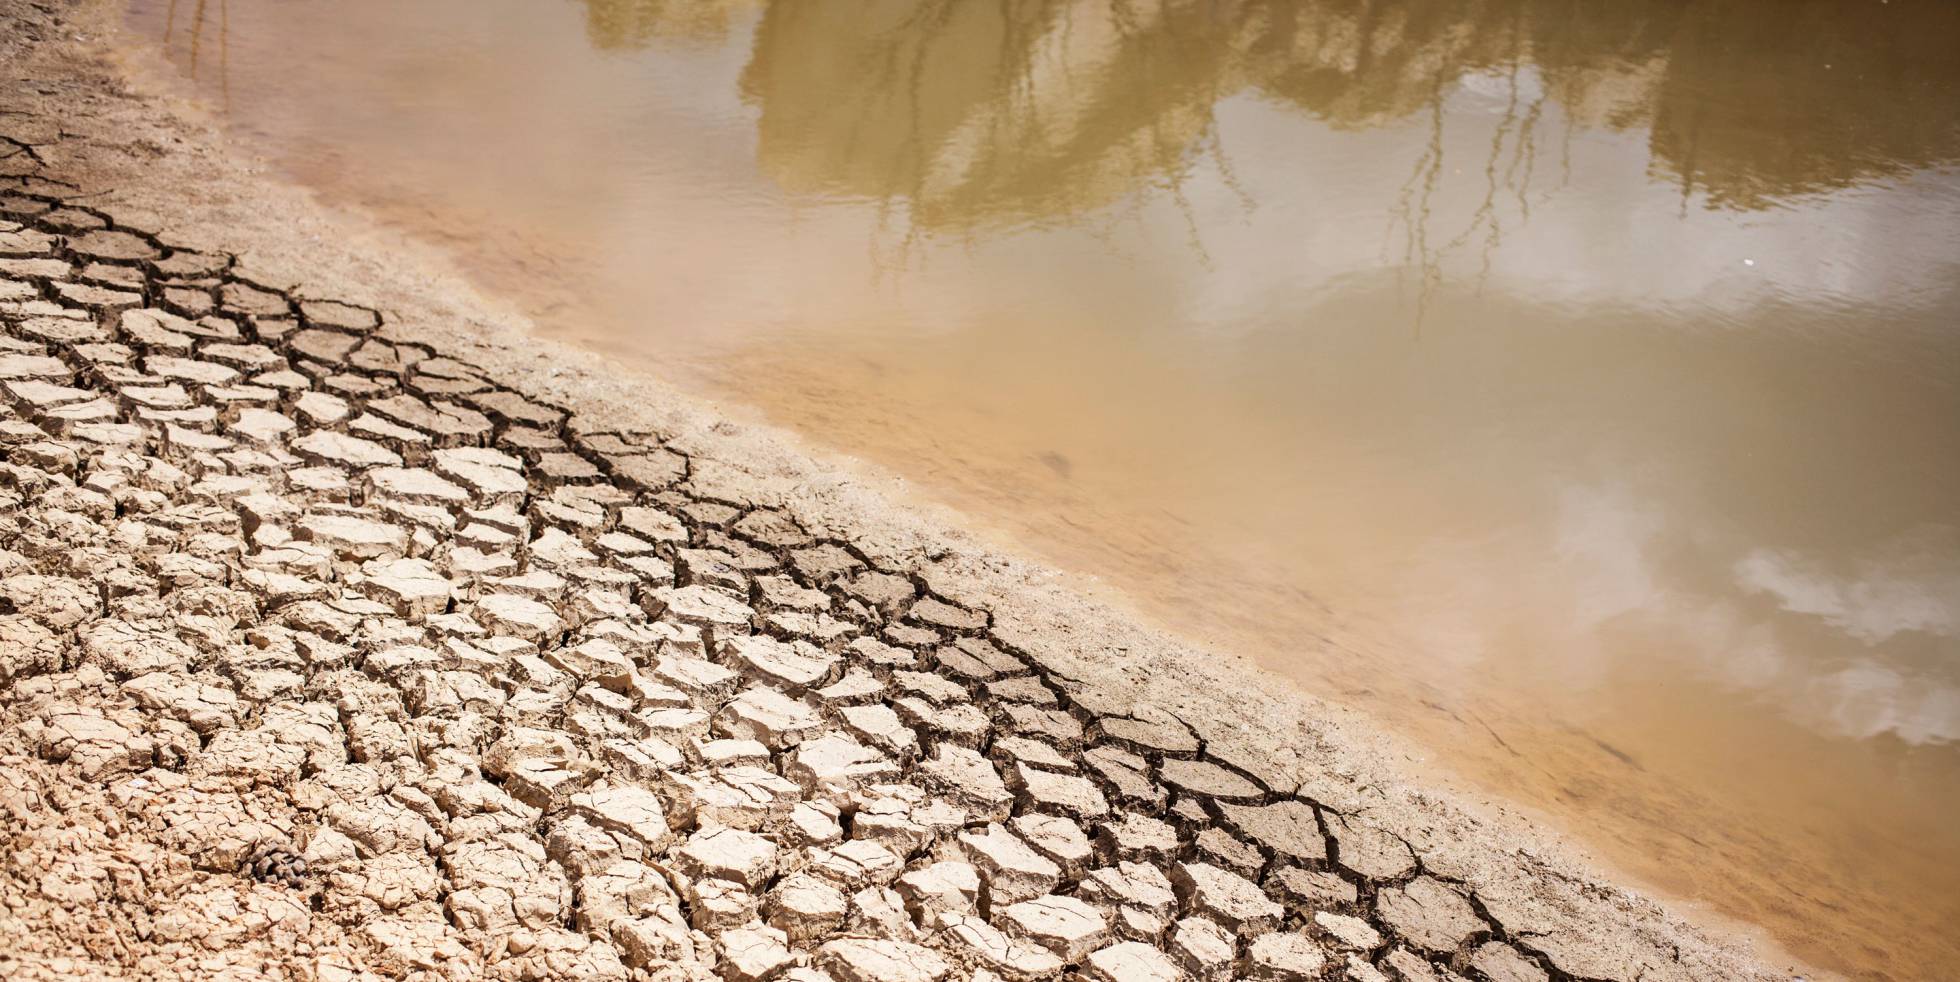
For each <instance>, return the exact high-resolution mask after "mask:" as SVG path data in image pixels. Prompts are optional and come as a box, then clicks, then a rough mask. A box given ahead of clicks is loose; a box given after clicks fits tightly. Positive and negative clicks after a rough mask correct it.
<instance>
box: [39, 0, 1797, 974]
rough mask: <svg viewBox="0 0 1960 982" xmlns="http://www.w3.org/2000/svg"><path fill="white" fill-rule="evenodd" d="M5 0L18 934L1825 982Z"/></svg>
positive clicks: (166, 967)
mask: <svg viewBox="0 0 1960 982" xmlns="http://www.w3.org/2000/svg"><path fill="white" fill-rule="evenodd" d="M0 11H4V13H0V32H4V33H5V34H6V35H7V37H8V38H9V40H8V41H5V42H0V55H4V57H5V58H6V59H7V66H8V68H9V71H8V73H7V76H8V77H7V78H6V79H5V81H4V83H0V85H4V87H5V88H4V95H5V99H4V101H0V106H4V107H5V108H4V109H0V448H4V454H5V463H4V465H0V977H5V978H8V979H38V978H106V977H149V978H171V979H176V978H216V977H225V978H258V977H273V978H304V979H313V978H321V979H350V978H372V977H385V978H436V977H447V978H476V977H491V978H503V979H559V978H567V979H569V978H593V979H599V978H605V979H615V978H617V979H625V978H636V979H727V980H754V982H762V980H782V982H817V980H823V979H831V980H836V982H900V980H921V982H926V980H931V982H938V980H976V982H977V980H989V979H1048V978H1081V979H1096V980H1110V982H1146V980H1155V979H1182V978H1192V979H1226V978H1254V979H1319V978H1328V979H1353V980H1358V982H1379V980H1384V979H1394V980H1401V982H1436V980H1460V979H1469V980H1483V982H1533V980H1546V979H1558V980H1567V979H1613V980H1624V982H1634V980H1648V982H1658V980H1668V979H1711V980H1712V979H1738V978H1752V979H1769V978H1777V977H1784V976H1783V975H1782V974H1781V973H1776V972H1772V971H1770V970H1769V969H1767V968H1765V967H1764V966H1762V965H1761V964H1759V963H1757V962H1755V961H1752V960H1751V959H1750V957H1749V956H1747V955H1746V954H1745V953H1743V952H1742V951H1741V949H1739V948H1735V947H1730V946H1726V945H1722V944H1717V943H1715V942H1712V941H1710V940H1708V939H1707V938H1705V937H1703V936H1702V935H1701V934H1700V933H1698V932H1697V931H1696V930H1695V929H1694V928H1692V927H1689V926H1688V925H1687V924H1685V923H1683V922H1682V921H1680V920H1678V919H1675V918H1674V917H1672V916H1670V915H1669V914H1667V913H1666V912H1664V911H1662V910H1661V909H1660V908H1659V907H1657V906H1656V905H1654V904H1652V903H1651V902H1649V901H1646V900H1644V899H1641V898H1639V897H1637V896H1635V895H1632V894H1630V893H1627V892H1626V891H1624V890H1621V889H1619V888H1617V887H1614V886H1612V885H1610V884H1607V883H1605V882H1603V881H1602V880H1600V879H1599V878H1597V877H1596V876H1594V875H1592V874H1590V873H1587V872H1585V871H1584V870H1583V868H1582V867H1580V866H1578V865H1577V864H1575V863H1573V862H1572V861H1571V860H1569V859H1568V858H1566V856H1565V853H1564V852H1563V851H1562V850H1560V849H1559V848H1558V847H1557V846H1556V845H1555V844H1547V843H1546V842H1545V841H1544V840H1543V839H1541V838H1540V837H1539V835H1538V833H1536V832H1535V830H1531V829H1530V828H1529V827H1528V826H1525V825H1523V823H1520V822H1518V821H1517V820H1516V819H1515V818H1512V817H1509V816H1502V815H1499V816H1497V817H1495V818H1485V817H1479V816H1478V815H1475V814H1473V813H1471V812H1469V811H1467V810H1465V809H1463V808H1461V807H1460V806H1458V805H1456V804H1454V803H1452V802H1451V800H1450V799H1449V798H1448V797H1447V796H1444V795H1438V794H1434V793H1432V792H1431V791H1430V790H1428V789H1423V788H1411V787H1407V786H1404V785H1402V784H1399V783H1397V782H1396V781H1395V780H1394V779H1393V777H1392V775H1391V774H1390V772H1389V770H1388V768H1387V765H1386V764H1385V763H1384V762H1383V760H1382V754H1381V753H1380V752H1379V749H1378V748H1379V746H1383V745H1378V744H1375V743H1372V742H1370V741H1368V740H1366V739H1363V738H1360V737H1356V736H1354V735H1353V734H1352V733H1351V732H1349V724H1346V723H1343V722H1342V721H1341V720H1340V719H1339V718H1338V714H1335V713H1332V711H1330V710H1327V709H1326V707H1321V706H1319V705H1318V704H1315V703H1312V702H1310V701H1309V700H1307V699H1305V698H1304V697H1302V696H1299V695H1297V694H1295V693H1292V692H1289V691H1285V690H1283V689H1281V688H1279V687H1277V686H1276V685H1274V684H1273V683H1272V682H1271V681H1270V680H1269V679H1265V678H1263V677H1261V676H1258V675H1257V674H1255V673H1252V672H1250V671H1248V670H1245V669H1243V668H1242V667H1238V666H1233V665H1223V666H1219V665H1212V664H1206V663H1204V662H1202V661H1201V660H1200V659H1199V658H1198V656H1197V655H1196V654H1194V653H1192V652H1190V651H1188V650H1186V649H1183V648H1181V647H1179V646H1177V645H1176V644H1175V643H1173V642H1170V641H1167V640H1165V639H1163V638H1160V637H1158V636H1156V635H1153V634H1150V633H1149V632H1148V631H1146V630H1145V629H1143V628H1140V627H1133V626H1129V625H1126V624H1123V623H1120V620H1121V617H1120V615H1119V614H1116V613H1114V612H1111V611H1108V610H1104V609H1102V608H1098V607H1095V606H1093V605H1091V604H1088V603H1087V602H1085V601H1082V600H1080V599H1079V598H1074V597H1071V596H1070V595H1069V594H1068V592H1067V590H1066V584H1063V585H1062V586H1060V587H1057V586H1055V585H1053V584H1051V583H1049V582H1047V581H1046V580H1044V579H1043V577H1042V576H1041V574H1040V573H1039V571H1034V570H1032V569H1031V568H1029V567H1026V566H1024V565H1018V564H1015V563H1013V562H1010V561H1008V560H1005V559H1002V558H1000V557H993V556H988V555H985V554H984V553H982V552H980V551H978V550H976V549H974V548H973V547H971V546H970V545H968V544H963V543H962V542H961V540H959V539H958V538H957V537H950V538H935V537H934V533H930V532H929V531H921V527H922V526H921V524H920V520H919V519H917V518H916V516H909V513H905V512H902V511H901V510H896V509H892V510H887V509H889V508H890V506H887V505H883V504H878V503H876V501H875V496H869V495H868V493H865V492H861V491H851V492H850V493H846V492H845V491H844V490H840V488H844V489H848V488H849V487H850V485H849V484H848V479H846V478H841V477H837V476H836V475H835V474H834V473H833V472H829V471H825V470H823V469H822V467H821V466H820V465H817V464H807V463H806V462H803V461H800V460H797V459H795V457H794V454H793V452H792V451H788V450H784V449H782V448H781V447H780V446H778V445H776V444H773V443H767V441H766V440H765V441H764V443H762V444H758V443H756V442H754V439H755V438H754V437H753V435H743V434H741V433H740V430H741V428H740V427H732V426H729V425H728V424H726V423H725V421H719V420H715V419H713V418H712V417H711V416H703V415H701V414H700V413H699V412H698V411H696V410H693V409H689V410H687V411H685V412H682V411H680V410H671V411H670V410H665V409H660V408H659V407H655V410H657V411H652V410H650V411H648V412H641V413H638V414H636V413H635V412H634V411H633V410H631V409H630V408H622V406H621V404H622V402H632V401H634V399H635V395H634V393H635V392H637V398H639V399H640V400H641V401H652V402H660V401H662V400H671V399H672V398H673V397H671V396H670V395H667V394H664V393H662V394H659V395H657V396H652V395H648V394H647V393H649V392H656V391H658V390H653V389H636V387H635V386H634V385H632V384H628V385H627V386H626V389H625V390H624V391H625V392H626V393H627V394H626V395H625V396H624V398H623V399H622V398H612V399H611V401H608V397H607V396H606V395H605V390H604V387H603V386H602V385H601V383H599V382H598V381H595V380H593V379H594V375H596V373H592V374H585V373H584V372H585V370H584V369H583V368H580V367H579V366H580V364H581V363H580V362H578V360H577V359H576V358H574V357H572V356H570V355H567V356H566V357H565V359H564V364H565V365H571V366H573V370H572V371H571V372H570V373H569V374H566V373H565V372H564V371H562V370H557V369H540V368H539V367H538V366H536V365H534V364H528V363H527V360H526V359H525V358H523V357H520V356H519V355H518V354H517V353H515V352H514V351H513V350H512V349H510V348H508V347H506V348H496V347H495V346H493V345H490V346H470V345H466V344H464V343H462V342H461V341H458V340H456V339H457V338H458V337H460V336H462V335H467V334H470V333H471V332H478V333H481V332H482V331H484V330H487V329H484V328H481V327H479V326H476V325H475V324H474V323H473V322H471V321H469V320H467V319H454V320H448V321H444V324H443V326H440V327H437V326H432V324H431V321H429V320H428V319H426V318H423V317H420V316H413V317H405V316H403V315H401V314H399V313H398V311H400V310H421V309H422V307H420V306H418V304H420V303H422V301H421V300H418V299H416V298H414V297H411V296H410V294H413V293H415V292H416V291H417V290H424V289H432V288H428V287H426V286H418V285H417V281H416V280H415V278H414V277H411V276H398V277H396V278H393V279H391V278H390V275H389V274H377V275H375V276H372V277H367V278H363V277H361V276H359V275H357V271H358V270H359V269H360V268H362V267H357V266H353V265H350V264H349V261H348V260H347V259H346V257H345V255H344V254H343V251H342V250H341V247H339V246H336V245H335V244H333V242H332V241H331V240H321V239H312V238H308V237H307V236H305V235H303V234H301V233H300V231H299V229H298V227H297V226H291V227H289V226H288V225H286V224H284V223H281V222H273V223H271V224H270V225H268V226H267V227H262V228H259V227H253V226H252V222H251V220H250V219H242V218H241V219H239V220H238V222H237V225H236V227H235V230H230V231H228V227H227V226H225V225H223V224H222V223H219V224H217V225H214V223H212V222H211V220H210V218H209V216H210V214H211V213H212V211H211V208H212V206H210V205H209V204H208V201H209V198H210V196H211V195H212V194H213V191H212V185H211V184H208V183H207V184H205V185H194V184H192V183H188V182H187V183H185V184H184V185H182V188H183V190H182V191H181V194H180V192H179V191H178V190H175V189H174V188H173V186H172V185H171V184H170V183H169V181H168V180H165V181H163V182H162V183H158V180H159V175H162V176H164V177H170V176H171V175H180V174H182V173H185V172H186V171H185V170H182V169H180V170H178V171H172V170H171V169H170V168H171V167H173V166H177V167H180V168H183V167H189V168H190V169H195V170H199V171H201V172H203V173H204V174H205V176H206V177H207V178H209V177H210V175H211V174H212V173H217V171H214V170H213V168H214V167H215V166H216V165H214V164H213V163H212V160H213V158H212V157H209V156H205V157H196V156H192V157H190V158H188V159H189V160H190V164H189V165H184V164H182V163H181V160H182V159H184V158H173V157H172V154H173V153H176V152H175V151H171V150H169V149H166V143H165V142H164V141H160V140H157V139H155V136H156V133H157V132H159V131H157V130H148V131H144V132H143V133H142V135H141V136H140V139H139V136H138V134H137V132H136V127H137V124H136V123H134V122H132V120H137V119H150V120H156V119H161V118H164V115H165V113H166V110H165V109H164V108H163V107H160V106H157V105H155V104H152V103H149V102H146V101H144V100H142V99H140V98H138V97H136V96H134V95H131V94H129V93H128V92H126V91H124V90H123V89H122V88H121V85H120V83H119V82H118V81H117V80H116V78H115V76H114V74H113V70H112V69H111V67H110V66H109V65H107V64H106V63H104V62H102V61H100V60H99V58H97V57H96V56H95V55H94V54H93V53H92V52H93V50H94V49H91V48H89V47H88V46H87V42H84V41H75V40H71V39H69V38H68V37H67V35H68V34H69V33H70V32H71V31H70V28H69V26H68V23H67V22H65V21H64V20H63V18H66V17H71V16H74V15H73V12H72V11H71V10H70V8H68V7H66V6H61V5H52V6H36V5H28V4H14V5H12V6H6V5H0ZM78 23H81V24H83V25H84V26H86V24H87V23H88V22H87V21H86V20H82V21H79V22H78ZM156 125H162V124H156ZM172 125H175V124H172ZM182 132H184V133H188V134H190V136H191V137H192V138H197V133H196V132H195V130H194V128H193V129H186V130H183V131H182ZM139 144H140V149H132V148H134V147H138V146H139ZM105 159H106V160H107V161H109V162H106V163H105V162H104V161H105ZM172 159H178V160H179V161H180V162H179V163H178V164H171V163H170V162H169V161H170V160H172ZM132 161H136V162H138V163H132ZM139 164H140V165H139ZM221 176H223V175H221ZM243 180H244V179H243V178H240V181H241V183H239V184H237V185H236V187H237V194H238V195H239V196H240V198H241V200H246V201H249V200H252V199H251V195H255V194H258V193H260V192H259V191H258V190H255V188H254V186H252V185H250V184H248V183H244V182H243ZM118 185H121V186H122V188H123V193H121V194H118V193H111V192H113V191H114V190H115V189H116V187H117V186H118ZM129 188H141V189H142V193H141V194H135V193H130V192H129V190H128V189H129ZM180 200H181V202H182V211H180V212H173V208H174V207H175V205H173V202H176V201H180ZM268 200H271V199H268ZM280 200H281V201H287V202H288V204H290V201H289V200H288V199H280ZM200 202H204V203H200ZM268 207H270V206H268ZM281 207H285V205H282V206H281ZM292 207H295V208H298V207H300V206H298V205H293V206H292ZM268 214H275V215H278V214H282V213H280V212H278V211H277V209H273V210H271V211H269V212H268ZM164 228H183V229H186V230H187V231H186V234H187V235H188V236H191V237H195V238H196V239H198V240H199V242H200V244H199V245H197V246H196V247H193V246H191V245H187V244H185V242H184V241H183V239H182V238H180V237H178V236H174V235H171V234H162V235H159V234H156V232H157V230H159V229H164ZM228 236H231V237H232V238H231V239H229V240H230V241H238V242H241V243H246V244H247V245H249V246H254V247H256V246H258V245H261V244H264V243H267V242H274V241H275V240H276V242H277V245H276V247H274V246H268V247H267V249H268V251H272V252H276V253H277V254H279V255H280V256H283V257H284V261H285V267H284V268H286V269H296V268H305V269H306V270H307V274H306V275H307V276H308V280H307V283H306V284H305V285H299V286H296V285H294V284H295V280H293V279H283V280H281V279H274V278H270V277H269V276H266V275H263V274H259V273H255V272H254V271H253V270H252V268H251V263H250V262H249V260H248V259H247V258H241V256H240V255H238V254H235V253H233V252H229V251H224V250H221V249H217V248H212V247H211V246H210V245H208V243H211V242H220V243H222V242H225V241H228ZM367 261H368V262H371V263H376V264H378V265H380V266H388V265H390V263H389V261H388V259H387V257H385V256H383V257H380V258H377V257H375V256H373V255H372V254H370V255H369V256H368V257H367ZM310 264H317V265H310ZM350 270H354V271H356V272H350ZM323 284H327V285H335V284H338V285H342V286H344V287H345V288H346V289H345V292H335V291H333V290H329V289H324V288H323V287H322V285H323ZM355 293H359V294H361V295H360V296H354V295H352V294H355ZM499 352H501V353H499ZM582 388H583V389H587V390H589V395H580V394H578V393H579V390H581V389H582ZM547 390H549V391H547ZM660 412H666V413H667V415H666V416H665V417H660V415H659V413H660ZM648 418H656V419H658V418H664V419H666V420H667V422H666V423H665V424H655V425H643V424H642V422H641V420H643V419H648ZM785 475H787V477H785ZM826 475H828V476H826Z"/></svg>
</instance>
